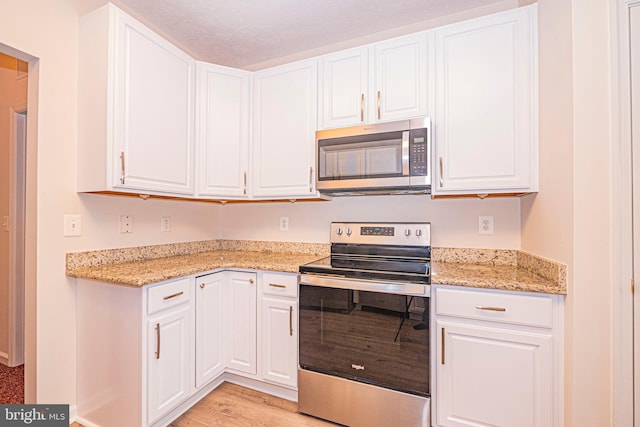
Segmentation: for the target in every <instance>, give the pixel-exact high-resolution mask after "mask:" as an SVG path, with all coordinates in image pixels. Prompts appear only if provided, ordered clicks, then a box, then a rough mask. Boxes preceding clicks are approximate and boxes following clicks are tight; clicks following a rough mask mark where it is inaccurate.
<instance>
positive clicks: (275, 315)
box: [262, 298, 298, 388]
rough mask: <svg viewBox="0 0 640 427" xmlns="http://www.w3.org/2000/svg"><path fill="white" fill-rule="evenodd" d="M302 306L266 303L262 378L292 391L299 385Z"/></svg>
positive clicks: (270, 300)
mask: <svg viewBox="0 0 640 427" xmlns="http://www.w3.org/2000/svg"><path fill="white" fill-rule="evenodd" d="M297 326H298V303H297V302H295V301H294V300H291V301H289V300H284V299H276V298H263V300H262V364H263V365H262V376H263V379H264V380H265V381H269V382H273V383H276V384H279V385H284V386H288V387H294V388H295V387H297V385H298V327H297Z"/></svg>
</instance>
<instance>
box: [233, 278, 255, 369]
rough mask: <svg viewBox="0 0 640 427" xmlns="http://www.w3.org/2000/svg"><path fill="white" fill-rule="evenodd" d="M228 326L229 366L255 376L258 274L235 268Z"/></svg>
mask: <svg viewBox="0 0 640 427" xmlns="http://www.w3.org/2000/svg"><path fill="white" fill-rule="evenodd" d="M228 274H229V281H230V297H229V298H230V299H229V300H228V301H227V304H228V305H229V307H230V309H229V313H228V320H229V324H228V325H227V327H226V328H227V331H228V334H229V336H228V341H227V347H228V349H229V360H228V361H227V368H228V369H232V370H234V371H237V372H241V373H245V374H251V375H255V374H256V373H257V363H258V359H257V357H258V351H257V324H256V320H257V298H258V297H257V293H256V288H257V285H256V273H246V272H239V271H231V272H229V273H228Z"/></svg>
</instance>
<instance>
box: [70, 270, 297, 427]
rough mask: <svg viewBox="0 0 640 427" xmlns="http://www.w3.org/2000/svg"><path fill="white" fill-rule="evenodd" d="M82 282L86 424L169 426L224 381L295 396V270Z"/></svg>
mask: <svg viewBox="0 0 640 427" xmlns="http://www.w3.org/2000/svg"><path fill="white" fill-rule="evenodd" d="M77 283H78V286H77V298H78V323H77V340H78V356H77V362H78V371H77V377H78V388H77V392H78V421H79V422H81V423H82V424H83V425H100V426H154V427H156V426H164V425H167V424H169V423H170V422H171V421H172V420H173V419H175V418H176V417H178V416H179V415H180V414H181V413H182V412H184V411H186V410H187V409H188V408H189V407H191V406H192V405H193V404H194V403H195V402H196V401H197V400H199V399H200V398H202V397H203V396H204V395H206V393H208V392H209V390H211V389H213V388H214V387H216V386H217V384H219V382H221V381H223V380H224V381H232V382H237V383H239V384H243V385H246V386H248V387H253V388H256V389H258V390H261V391H265V392H268V393H272V394H275V395H278V396H280V397H284V398H288V399H293V400H295V397H296V390H297V368H298V331H297V324H298V304H297V295H298V294H297V290H298V276H297V274H292V273H275V272H264V271H234V270H221V271H217V272H212V273H209V274H204V275H201V276H190V277H186V278H181V279H177V280H172V281H167V282H162V283H159V284H154V285H149V286H144V287H140V288H133V287H126V286H117V285H113V284H108V283H101V282H95V281H90V280H83V279H78V282H77ZM258 301H260V303H259V304H258ZM258 319H260V323H258ZM258 325H260V327H258ZM258 361H261V363H260V364H259V363H258Z"/></svg>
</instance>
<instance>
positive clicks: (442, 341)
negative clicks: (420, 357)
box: [440, 328, 445, 365]
mask: <svg viewBox="0 0 640 427" xmlns="http://www.w3.org/2000/svg"><path fill="white" fill-rule="evenodd" d="M440 336H441V337H440V339H441V344H442V346H441V347H442V348H441V351H442V354H441V357H440V364H442V365H444V336H445V332H444V328H442V329H440Z"/></svg>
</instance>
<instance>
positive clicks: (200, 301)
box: [195, 272, 228, 388]
mask: <svg viewBox="0 0 640 427" xmlns="http://www.w3.org/2000/svg"><path fill="white" fill-rule="evenodd" d="M195 285H196V287H195V307H196V325H195V327H196V347H195V351H196V383H195V386H196V388H199V387H202V386H203V385H205V384H207V383H208V382H210V381H211V380H213V379H215V378H216V377H217V376H218V375H220V374H221V373H222V372H223V371H224V368H225V361H226V340H225V335H224V334H225V322H226V319H227V318H228V304H227V300H226V297H227V292H228V289H227V287H228V275H227V273H226V272H220V273H214V274H209V275H207V276H201V277H197V278H196V281H195Z"/></svg>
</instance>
